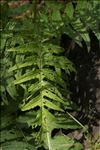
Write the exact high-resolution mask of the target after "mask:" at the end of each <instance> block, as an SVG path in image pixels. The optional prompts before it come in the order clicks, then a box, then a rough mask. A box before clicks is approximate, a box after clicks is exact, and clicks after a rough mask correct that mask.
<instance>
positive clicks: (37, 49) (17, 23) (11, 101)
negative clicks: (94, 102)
mask: <svg viewBox="0 0 100 150" xmlns="http://www.w3.org/2000/svg"><path fill="white" fill-rule="evenodd" d="M0 7H1V15H0V25H1V26H0V32H1V33H0V35H1V51H0V53H1V54H0V57H1V61H0V65H1V70H0V73H1V76H0V78H1V88H0V90H1V91H0V93H1V106H0V107H1V150H14V149H15V150H32V149H34V150H35V149H36V150H39V149H40V150H46V149H47V150H61V149H62V150H83V149H86V150H90V149H91V150H92V149H93V150H99V147H100V144H99V136H98V135H97V137H96V139H93V138H92V134H91V132H90V126H89V124H88V123H87V124H86V122H83V121H82V120H83V118H85V119H86V118H87V119H88V120H92V121H95V119H96V117H95V115H94V114H95V112H96V111H98V110H96V111H91V109H93V106H92V108H90V101H89V99H88V98H87V100H86V101H84V98H85V97H84V96H83V97H84V98H83V103H82V100H79V101H78V100H77V98H78V96H77V95H76V97H75V95H74V94H75V92H74V93H73V88H72V87H74V88H75V90H76V89H78V90H79V87H78V88H77V86H76V84H74V83H76V80H77V78H78V77H79V76H78V74H80V76H82V73H83V72H82V70H83V68H82V69H80V68H81V66H82V65H81V63H80V58H81V59H82V60H84V58H86V59H85V61H86V60H87V59H89V58H90V56H91V55H90V54H91V51H92V44H91V42H92V38H94V37H95V40H94V41H93V42H94V43H96V41H97V44H95V46H94V52H95V47H96V49H99V48H98V47H99V44H100V43H99V42H98V41H100V2H99V0H98V1H97V0H95V1H92V0H91V1H88V0H84V1H82V0H61V1H60V0H33V1H29V0H20V1H11V0H9V1H4V0H2V1H1V2H0ZM99 53H100V52H99V50H97V56H98V54H99ZM81 55H82V57H80V56H81ZM76 58H77V59H76ZM86 62H88V61H86ZM78 63H79V65H78ZM83 66H84V64H83ZM84 67H87V66H86V65H85V66H84ZM87 69H88V67H87ZM87 69H86V70H87ZM74 81H75V82H74ZM82 82H84V76H83V81H82ZM76 93H77V91H76ZM79 93H80V94H81V92H80V91H79ZM81 97H82V94H81ZM84 102H85V103H84ZM87 104H88V105H87ZM83 109H84V111H83ZM96 109H97V108H96ZM79 114H80V115H79ZM91 114H93V115H91ZM83 115H84V116H85V117H83ZM90 122H91V121H90ZM72 131H77V132H80V134H79V133H78V134H77V135H76V137H75V138H73V137H74V134H72ZM74 133H75V132H74ZM71 134H72V136H71ZM84 141H85V142H86V143H87V145H86V144H85V142H84Z"/></svg>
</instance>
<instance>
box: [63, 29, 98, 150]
mask: <svg viewBox="0 0 100 150" xmlns="http://www.w3.org/2000/svg"><path fill="white" fill-rule="evenodd" d="M90 38H91V51H90V52H89V53H88V52H87V49H86V46H85V44H84V42H83V48H80V47H79V46H78V45H74V47H73V45H70V44H71V39H70V38H69V37H68V36H66V35H64V36H63V39H62V46H63V48H64V49H65V50H66V49H67V48H69V47H70V51H69V52H68V53H66V52H65V53H66V54H67V57H68V58H69V59H70V60H72V62H74V64H75V66H76V69H77V73H76V74H74V75H72V77H71V81H70V82H71V91H72V95H71V99H72V100H73V101H74V102H75V103H76V104H77V105H78V106H79V108H80V109H79V111H78V112H77V113H76V116H77V118H78V120H80V122H81V123H82V124H83V125H87V126H88V127H89V132H90V137H88V140H86V137H85V136H84V134H83V133H82V131H74V132H71V133H69V136H71V137H73V138H75V139H77V140H80V141H81V142H82V143H83V145H84V150H88V148H92V147H91V146H93V145H94V144H95V143H96V142H100V141H98V140H100V47H99V42H98V40H97V39H96V37H95V36H94V34H93V33H92V32H91V31H90ZM72 44H73V43H72ZM89 139H90V141H89Z"/></svg>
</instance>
